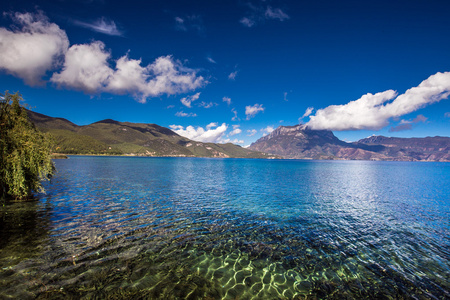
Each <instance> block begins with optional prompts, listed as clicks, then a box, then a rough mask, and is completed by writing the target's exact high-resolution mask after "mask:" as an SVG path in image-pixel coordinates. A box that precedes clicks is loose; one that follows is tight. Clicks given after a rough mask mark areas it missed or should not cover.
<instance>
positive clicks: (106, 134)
mask: <svg viewBox="0 0 450 300" xmlns="http://www.w3.org/2000/svg"><path fill="white" fill-rule="evenodd" d="M28 115H29V118H30V120H31V121H32V122H33V123H34V124H35V125H36V127H37V128H39V129H40V130H42V131H44V132H49V133H50V134H51V135H52V136H53V139H54V141H55V144H56V149H55V151H56V152H58V153H65V154H105V155H112V154H117V155H139V156H185V157H239V158H276V157H277V156H274V155H268V154H265V153H261V152H257V151H252V150H249V149H245V148H242V147H240V146H238V145H235V144H231V143H228V144H214V143H202V142H196V141H192V140H190V139H188V138H185V137H182V136H180V135H178V134H177V133H175V132H173V131H172V130H170V129H168V128H165V127H162V126H159V125H156V124H141V123H129V122H118V121H114V120H110V119H108V120H103V121H99V122H96V123H93V124H90V125H86V126H78V125H76V124H74V123H72V122H70V121H68V120H66V119H62V118H53V117H49V116H46V115H43V114H39V113H36V112H32V111H28Z"/></svg>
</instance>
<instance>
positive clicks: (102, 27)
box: [73, 17, 123, 36]
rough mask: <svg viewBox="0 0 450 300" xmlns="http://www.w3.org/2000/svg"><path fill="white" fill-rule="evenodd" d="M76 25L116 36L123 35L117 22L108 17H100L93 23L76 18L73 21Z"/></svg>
mask: <svg viewBox="0 0 450 300" xmlns="http://www.w3.org/2000/svg"><path fill="white" fill-rule="evenodd" d="M73 23H74V24H75V25H78V26H81V27H84V28H88V29H90V30H93V31H96V32H100V33H104V34H107V35H115V36H122V35H123V32H121V31H120V30H119V29H118V28H117V25H116V23H114V21H112V20H108V19H107V18H104V17H102V18H100V19H98V20H96V21H94V22H92V23H87V22H82V21H78V20H75V21H74V22H73Z"/></svg>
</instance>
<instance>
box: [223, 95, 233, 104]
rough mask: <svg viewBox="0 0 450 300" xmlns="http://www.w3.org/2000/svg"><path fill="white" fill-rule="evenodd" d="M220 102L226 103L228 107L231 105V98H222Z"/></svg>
mask: <svg viewBox="0 0 450 300" xmlns="http://www.w3.org/2000/svg"><path fill="white" fill-rule="evenodd" d="M222 101H223V102H226V103H227V104H228V105H230V104H231V98H229V97H223V98H222Z"/></svg>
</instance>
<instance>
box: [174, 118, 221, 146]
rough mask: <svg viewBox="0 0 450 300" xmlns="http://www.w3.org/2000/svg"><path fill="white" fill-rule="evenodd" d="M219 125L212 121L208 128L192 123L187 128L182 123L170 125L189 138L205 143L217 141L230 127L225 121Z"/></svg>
mask: <svg viewBox="0 0 450 300" xmlns="http://www.w3.org/2000/svg"><path fill="white" fill-rule="evenodd" d="M217 125H218V124H217V123H210V124H208V125H207V126H206V130H205V129H203V127H197V128H195V127H194V126H191V125H189V126H187V127H186V129H184V127H183V126H180V125H170V126H169V127H170V128H171V129H172V130H173V131H174V132H176V133H177V134H179V135H181V136H184V137H186V138H188V139H191V140H194V141H198V142H204V143H217V142H219V141H220V140H221V138H222V136H223V135H224V134H225V132H226V131H227V129H228V126H227V124H225V123H222V125H220V126H218V127H217Z"/></svg>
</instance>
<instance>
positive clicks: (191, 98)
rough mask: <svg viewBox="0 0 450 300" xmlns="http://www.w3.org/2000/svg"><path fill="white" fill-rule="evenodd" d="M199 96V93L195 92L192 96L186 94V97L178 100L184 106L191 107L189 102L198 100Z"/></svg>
mask: <svg viewBox="0 0 450 300" xmlns="http://www.w3.org/2000/svg"><path fill="white" fill-rule="evenodd" d="M199 97H200V93H196V94H194V95H192V96H187V97H184V98H181V100H180V101H181V103H182V104H183V105H184V106H186V107H189V108H191V107H192V106H191V103H192V102H194V101H195V100H198V98H199Z"/></svg>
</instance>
